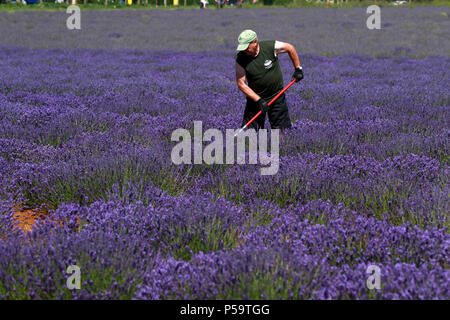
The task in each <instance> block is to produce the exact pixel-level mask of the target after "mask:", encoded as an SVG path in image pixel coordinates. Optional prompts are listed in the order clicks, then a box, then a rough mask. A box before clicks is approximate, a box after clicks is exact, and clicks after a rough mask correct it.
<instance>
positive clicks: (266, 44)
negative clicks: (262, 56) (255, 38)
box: [259, 40, 275, 48]
mask: <svg viewBox="0 0 450 320" xmlns="http://www.w3.org/2000/svg"><path fill="white" fill-rule="evenodd" d="M259 45H260V46H261V47H268V48H273V47H275V40H262V41H260V42H259Z"/></svg>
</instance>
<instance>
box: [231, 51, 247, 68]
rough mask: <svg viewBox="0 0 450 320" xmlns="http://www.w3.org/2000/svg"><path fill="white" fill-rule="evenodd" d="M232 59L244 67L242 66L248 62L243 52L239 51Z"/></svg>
mask: <svg viewBox="0 0 450 320" xmlns="http://www.w3.org/2000/svg"><path fill="white" fill-rule="evenodd" d="M234 59H235V60H236V62H237V63H238V64H240V65H241V66H244V64H245V63H246V61H247V60H248V59H247V55H246V54H245V53H244V52H243V51H239V52H238V53H236V55H235V56H234Z"/></svg>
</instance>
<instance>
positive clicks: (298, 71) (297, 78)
mask: <svg viewBox="0 0 450 320" xmlns="http://www.w3.org/2000/svg"><path fill="white" fill-rule="evenodd" d="M292 78H293V79H295V82H299V81H300V80H302V79H303V70H302V69H301V68H300V67H298V68H295V71H294V74H293V75H292Z"/></svg>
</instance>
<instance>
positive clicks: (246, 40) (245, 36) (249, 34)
mask: <svg viewBox="0 0 450 320" xmlns="http://www.w3.org/2000/svg"><path fill="white" fill-rule="evenodd" d="M256 38H257V37H256V32H255V31H253V30H244V31H242V32H241V34H240V35H239V38H238V42H239V45H238V46H237V49H236V50H238V51H243V50H245V49H247V48H248V45H249V44H250V43H251V42H252V41H253V40H255V39H256Z"/></svg>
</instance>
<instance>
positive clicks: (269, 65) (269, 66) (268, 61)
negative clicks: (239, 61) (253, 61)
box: [264, 60, 273, 69]
mask: <svg viewBox="0 0 450 320" xmlns="http://www.w3.org/2000/svg"><path fill="white" fill-rule="evenodd" d="M272 66H273V64H272V60H266V61H264V68H266V69H270V68H272Z"/></svg>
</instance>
